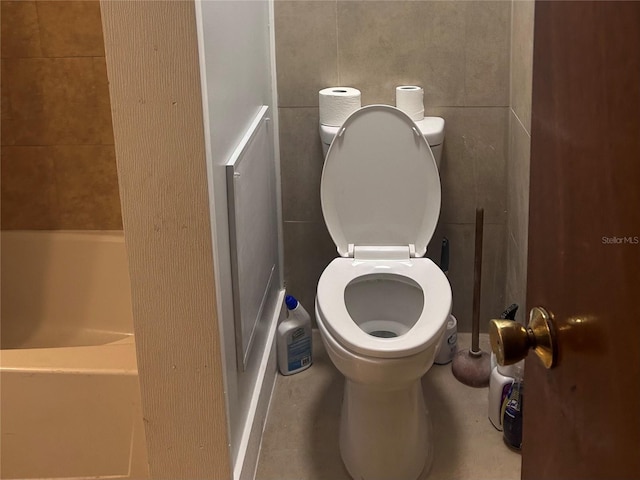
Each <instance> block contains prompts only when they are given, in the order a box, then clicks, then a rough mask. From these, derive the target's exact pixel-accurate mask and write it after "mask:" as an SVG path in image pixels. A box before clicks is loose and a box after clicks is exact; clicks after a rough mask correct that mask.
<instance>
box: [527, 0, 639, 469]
mask: <svg viewBox="0 0 640 480" xmlns="http://www.w3.org/2000/svg"><path fill="white" fill-rule="evenodd" d="M533 70H534V73H533V107H532V132H531V141H532V146H531V155H532V156H531V197H530V220H529V260H528V291H527V304H528V305H527V307H528V308H531V307H533V306H543V307H545V308H547V309H548V310H550V311H551V312H552V314H553V315H554V317H555V320H556V324H557V326H558V327H559V328H558V345H559V359H558V365H557V367H556V368H553V369H551V370H545V369H544V368H543V367H542V365H541V363H540V362H539V361H538V359H537V358H536V357H535V356H534V355H532V354H530V355H529V357H528V358H527V362H526V373H525V375H526V376H525V388H526V390H525V404H524V427H523V428H524V432H523V435H524V439H523V469H522V478H523V479H530V480H541V479H581V480H583V479H627V478H640V2H615V1H614V2H609V1H603V2H583V1H569V2H559V1H553V2H550V1H538V2H537V4H536V11H535V38H534V67H533Z"/></svg>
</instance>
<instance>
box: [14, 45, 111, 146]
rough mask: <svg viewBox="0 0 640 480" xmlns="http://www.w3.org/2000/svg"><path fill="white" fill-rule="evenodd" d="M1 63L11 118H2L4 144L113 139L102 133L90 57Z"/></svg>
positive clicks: (89, 142)
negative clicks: (4, 69)
mask: <svg viewBox="0 0 640 480" xmlns="http://www.w3.org/2000/svg"><path fill="white" fill-rule="evenodd" d="M5 64H6V78H5V79H4V82H5V84H6V85H7V87H8V91H9V95H10V98H9V99H10V104H11V119H10V120H8V121H6V122H3V132H2V142H3V144H5V145H69V144H100V143H103V142H111V143H112V142H113V140H112V137H111V135H106V134H105V133H104V115H100V113H99V112H100V105H101V103H100V102H99V101H98V98H97V94H96V92H97V90H99V89H98V85H99V84H100V82H99V81H98V80H97V79H96V74H95V71H94V60H93V59H92V58H90V57H87V58H29V59H5ZM102 82H104V80H102ZM103 109H104V106H103Z"/></svg>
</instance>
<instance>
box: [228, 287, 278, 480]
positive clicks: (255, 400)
mask: <svg viewBox="0 0 640 480" xmlns="http://www.w3.org/2000/svg"><path fill="white" fill-rule="evenodd" d="M284 295H285V291H284V290H281V291H280V293H279V294H278V300H277V305H280V306H281V307H280V308H279V309H276V311H275V312H274V314H273V318H272V319H271V324H270V325H269V333H268V335H267V341H266V346H265V348H264V352H263V354H262V359H261V361H260V370H259V372H258V377H257V379H256V383H255V385H254V388H253V392H252V394H251V403H250V404H249V412H248V414H247V419H246V421H245V425H244V428H243V431H242V437H241V439H240V447H239V450H238V457H237V459H236V463H235V465H234V468H233V478H234V480H254V478H255V473H256V468H257V467H258V455H259V454H260V444H261V442H262V432H263V431H264V425H265V423H266V420H267V411H268V410H269V403H270V401H271V394H272V393H273V387H274V385H275V381H276V376H277V371H278V367H277V359H276V342H275V339H276V328H277V326H278V319H279V318H280V315H282V314H283V309H284Z"/></svg>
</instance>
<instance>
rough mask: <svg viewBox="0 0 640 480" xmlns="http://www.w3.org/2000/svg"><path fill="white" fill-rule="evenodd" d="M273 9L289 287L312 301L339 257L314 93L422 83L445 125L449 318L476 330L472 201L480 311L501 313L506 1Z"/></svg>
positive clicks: (369, 99)
mask: <svg viewBox="0 0 640 480" xmlns="http://www.w3.org/2000/svg"><path fill="white" fill-rule="evenodd" d="M275 17H276V23H275V26H276V28H275V33H276V62H277V75H278V102H279V105H278V107H279V114H280V148H281V163H282V172H283V173H282V203H283V220H284V248H285V268H284V270H285V283H286V285H287V286H288V288H290V289H291V292H292V293H293V294H295V295H297V296H298V297H299V298H300V301H301V302H302V303H303V304H304V305H309V306H310V305H313V303H314V300H315V288H316V285H317V280H318V278H319V277H320V274H321V273H322V270H323V268H324V267H325V266H326V265H327V264H328V263H329V262H330V261H331V260H332V259H333V258H335V257H336V256H337V253H336V251H335V246H334V245H333V242H332V241H331V237H330V236H329V234H328V232H327V230H326V227H325V225H324V221H323V217H322V211H321V208H320V177H321V173H322V166H323V158H322V147H321V143H320V139H319V137H318V133H317V130H318V118H319V111H318V91H319V90H321V89H322V88H325V87H328V86H331V85H346V86H353V87H357V88H358V89H360V90H361V91H362V92H363V93H362V104H363V105H368V104H374V103H384V104H393V103H394V99H393V95H394V92H395V87H396V86H397V85H402V84H417V85H421V86H423V87H424V90H425V94H424V104H425V115H434V116H441V117H443V118H444V119H445V121H446V137H445V143H444V152H443V159H442V166H441V171H440V175H441V184H442V192H443V194H442V212H441V216H440V221H439V223H438V227H437V230H436V232H435V234H434V237H433V238H434V239H441V238H442V237H443V236H446V237H447V238H449V240H450V243H451V269H450V272H449V278H450V281H451V285H452V289H453V296H454V315H456V317H457V318H458V320H459V328H460V329H461V330H462V331H470V329H471V303H472V286H473V280H472V277H473V253H472V252H473V231H474V225H473V222H474V214H475V213H474V212H475V208H476V206H482V207H484V208H485V212H486V225H485V235H486V237H487V238H486V241H485V244H486V250H485V252H484V265H485V268H484V271H483V297H482V298H483V302H482V311H481V318H483V319H487V320H488V319H489V318H492V317H494V316H496V315H497V314H499V312H500V311H502V308H503V307H504V303H505V301H507V300H505V297H504V295H505V286H506V283H505V281H506V275H505V268H506V245H505V239H506V225H507V205H506V203H507V192H506V190H505V188H504V185H505V180H506V175H507V151H508V121H509V64H510V60H509V44H510V35H511V33H510V22H511V4H510V3H509V2H499V1H496V2H459V1H445V2H349V1H344V2H343V1H317V2H316V1H311V2H306V1H305V2H296V1H278V2H275ZM432 243H433V246H430V249H429V250H428V252H427V255H428V256H429V257H430V258H432V259H433V260H434V261H436V262H438V261H439V258H440V251H439V248H438V246H439V241H438V242H432ZM434 247H435V248H434ZM308 252H313V255H309V254H308ZM485 323H486V322H483V325H482V330H483V331H486V324H485Z"/></svg>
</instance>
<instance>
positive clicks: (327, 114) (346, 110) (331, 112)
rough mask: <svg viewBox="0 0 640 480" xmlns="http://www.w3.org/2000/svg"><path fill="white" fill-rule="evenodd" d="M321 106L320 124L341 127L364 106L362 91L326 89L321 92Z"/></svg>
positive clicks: (355, 89) (342, 88) (343, 88)
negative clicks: (361, 97)
mask: <svg viewBox="0 0 640 480" xmlns="http://www.w3.org/2000/svg"><path fill="white" fill-rule="evenodd" d="M319 104H320V123H321V124H323V125H329V126H332V127H339V126H341V125H342V124H343V123H344V121H345V120H346V119H347V117H348V116H349V115H351V114H352V113H353V112H355V111H356V110H358V109H359V108H360V107H361V106H362V104H361V100H360V90H358V89H357V88H351V87H330V88H325V89H323V90H320V92H319Z"/></svg>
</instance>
